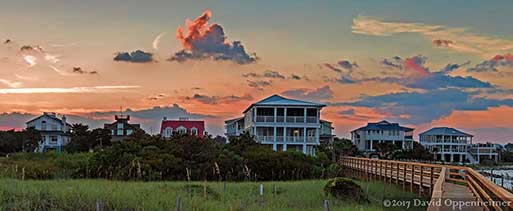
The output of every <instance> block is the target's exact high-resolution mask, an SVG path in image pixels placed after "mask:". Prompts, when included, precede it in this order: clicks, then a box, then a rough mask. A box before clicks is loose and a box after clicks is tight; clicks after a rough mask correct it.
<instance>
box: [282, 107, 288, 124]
mask: <svg viewBox="0 0 513 211" xmlns="http://www.w3.org/2000/svg"><path fill="white" fill-rule="evenodd" d="M285 122H287V107H285V108H283V123H285Z"/></svg>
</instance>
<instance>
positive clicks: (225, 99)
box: [185, 94, 253, 105]
mask: <svg viewBox="0 0 513 211" xmlns="http://www.w3.org/2000/svg"><path fill="white" fill-rule="evenodd" d="M185 99H186V100H194V101H198V102H201V103H204V104H211V105H216V104H230V103H236V102H239V101H249V100H253V97H252V96H251V95H249V94H245V95H242V96H236V95H229V96H208V95H202V94H194V95H193V96H192V97H185Z"/></svg>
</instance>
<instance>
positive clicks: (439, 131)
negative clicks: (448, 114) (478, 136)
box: [419, 127, 473, 137]
mask: <svg viewBox="0 0 513 211" xmlns="http://www.w3.org/2000/svg"><path fill="white" fill-rule="evenodd" d="M419 135H446V136H466V137H473V135H471V134H468V133H465V132H461V131H459V130H456V129H454V128H450V127H434V128H431V129H429V130H428V131H426V132H423V133H421V134H419Z"/></svg>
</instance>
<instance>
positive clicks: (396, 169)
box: [395, 163, 399, 185]
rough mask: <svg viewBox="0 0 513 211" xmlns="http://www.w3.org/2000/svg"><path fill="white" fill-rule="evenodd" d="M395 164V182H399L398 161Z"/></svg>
mask: <svg viewBox="0 0 513 211" xmlns="http://www.w3.org/2000/svg"><path fill="white" fill-rule="evenodd" d="M396 164H397V165H396V166H395V184H396V185H398V184H399V163H396Z"/></svg>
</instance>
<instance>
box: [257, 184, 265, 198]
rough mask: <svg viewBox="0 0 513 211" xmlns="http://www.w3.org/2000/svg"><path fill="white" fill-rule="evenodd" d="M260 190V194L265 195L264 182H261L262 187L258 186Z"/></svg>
mask: <svg viewBox="0 0 513 211" xmlns="http://www.w3.org/2000/svg"><path fill="white" fill-rule="evenodd" d="M258 190H259V192H260V196H263V195H264V185H263V184H262V183H260V187H259V188H258Z"/></svg>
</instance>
